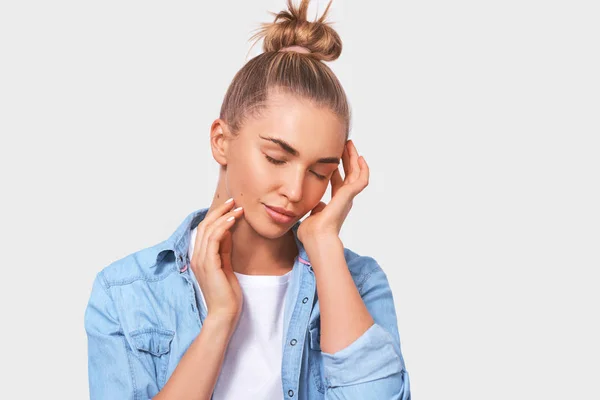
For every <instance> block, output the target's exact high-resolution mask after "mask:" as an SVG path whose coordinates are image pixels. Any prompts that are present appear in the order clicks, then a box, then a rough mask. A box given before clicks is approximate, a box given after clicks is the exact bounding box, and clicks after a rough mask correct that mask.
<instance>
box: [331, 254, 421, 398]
mask: <svg viewBox="0 0 600 400" xmlns="http://www.w3.org/2000/svg"><path fill="white" fill-rule="evenodd" d="M373 262H374V260H373ZM375 264H376V263H375ZM359 290H360V293H361V297H362V299H363V301H364V303H365V305H366V307H367V309H368V310H369V313H370V314H371V316H372V317H373V320H374V321H375V323H374V324H373V325H371V327H370V328H369V329H367V331H365V332H364V333H363V334H362V335H361V336H360V337H359V338H358V339H356V340H355V341H354V342H352V343H351V344H350V345H348V346H347V347H345V348H344V349H342V350H339V351H338V352H336V353H334V354H330V353H325V352H323V353H322V354H323V367H324V372H325V383H326V390H325V398H326V399H328V400H333V399H347V400H350V399H356V400H358V399H381V400H410V398H411V396H410V382H409V377H408V372H407V371H406V366H405V364H404V358H403V357H402V352H401V349H400V335H399V333H398V323H397V318H396V310H395V306H394V299H393V296H392V291H391V289H390V286H389V283H388V280H387V277H386V275H385V272H384V271H383V270H382V269H381V267H380V266H379V265H376V267H375V269H374V270H373V271H372V272H371V273H370V274H369V276H368V277H367V278H366V281H365V283H364V284H363V285H362V286H361V287H359Z"/></svg>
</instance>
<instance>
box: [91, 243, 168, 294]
mask: <svg viewBox="0 0 600 400" xmlns="http://www.w3.org/2000/svg"><path fill="white" fill-rule="evenodd" d="M169 253H171V254H169ZM172 253H173V252H172V251H170V250H169V249H168V246H166V244H165V241H163V242H160V243H157V244H155V245H152V246H149V247H146V248H142V249H140V250H136V251H134V252H131V253H129V254H127V255H125V256H123V257H121V258H119V259H117V260H115V261H113V262H111V263H110V264H108V265H106V266H104V267H103V268H102V269H101V270H100V271H99V274H98V275H99V276H101V277H102V280H103V283H104V284H105V285H106V286H113V285H126V284H128V283H133V282H135V281H139V280H144V281H156V280H160V279H164V278H165V277H166V276H167V275H168V274H170V273H171V272H173V271H172V269H173V268H170V267H173V265H174V255H173V254H172ZM170 255H171V257H169V256H170ZM170 261H171V262H170Z"/></svg>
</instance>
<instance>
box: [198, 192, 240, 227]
mask: <svg viewBox="0 0 600 400" xmlns="http://www.w3.org/2000/svg"><path fill="white" fill-rule="evenodd" d="M234 204H235V201H233V197H232V198H230V199H229V200H227V201H226V202H224V203H223V204H220V205H218V206H217V207H215V208H214V209H212V210H209V212H208V213H207V214H206V216H205V217H204V219H203V220H202V222H203V223H204V225H210V224H212V223H213V222H215V221H216V220H217V218H220V217H221V216H223V214H225V213H226V212H228V211H229V210H231V209H232V208H233V206H234Z"/></svg>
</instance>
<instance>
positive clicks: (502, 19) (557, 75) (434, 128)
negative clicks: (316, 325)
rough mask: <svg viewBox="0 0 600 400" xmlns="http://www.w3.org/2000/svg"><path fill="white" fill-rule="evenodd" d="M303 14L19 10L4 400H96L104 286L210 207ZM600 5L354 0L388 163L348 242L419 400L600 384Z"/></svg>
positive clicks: (0, 148) (3, 122) (371, 133)
mask: <svg viewBox="0 0 600 400" xmlns="http://www.w3.org/2000/svg"><path fill="white" fill-rule="evenodd" d="M318 3H319V7H318V12H319V15H320V13H321V12H322V10H323V9H324V5H325V4H326V2H325V1H319V2H318ZM284 7H285V1H284V0H277V1H275V0H264V1H257V0H253V1H251V2H250V1H227V2H225V1H223V2H216V1H215V2H212V3H207V2H199V1H177V2H174V1H171V2H166V1H163V2H148V1H123V0H121V1H106V0H105V1H101V2H83V1H58V0H57V1H15V0H13V1H5V2H2V4H1V5H0V133H1V143H0V163H1V164H0V173H1V174H2V175H1V178H2V179H1V182H2V196H1V198H2V200H1V201H2V203H1V207H0V210H1V211H0V212H1V213H2V214H1V215H0V218H1V221H2V224H1V228H0V229H1V234H2V236H1V243H2V248H1V250H2V252H1V254H2V264H1V265H2V269H3V270H2V274H1V278H0V282H1V283H0V296H1V298H0V300H1V301H0V304H1V307H2V309H1V312H2V314H1V315H2V326H3V328H2V329H1V330H0V332H1V333H0V335H1V339H2V363H3V365H4V368H5V369H3V371H5V372H3V374H2V376H3V378H2V388H1V391H2V395H0V397H2V398H22V399H31V398H42V397H43V398H61V399H62V398H64V399H83V398H87V397H88V391H87V390H88V382H87V353H86V352H87V347H86V346H87V342H86V336H85V331H84V327H83V315H84V310H85V306H86V303H87V300H88V296H89V293H90V289H91V285H92V281H93V278H94V277H95V275H96V273H97V272H98V271H99V270H101V269H102V268H103V267H105V266H106V265H108V264H109V263H111V262H112V261H115V260H117V259H119V258H121V257H124V256H126V255H127V254H130V253H132V252H134V251H136V250H139V249H142V248H145V247H148V246H151V245H153V244H156V243H158V242H160V241H162V240H164V239H166V238H167V237H168V236H169V235H170V234H171V233H172V232H173V231H174V230H175V228H176V227H177V226H178V225H179V223H181V221H182V220H183V219H184V218H185V216H187V215H188V214H189V213H191V212H192V211H194V210H196V209H199V208H202V207H206V206H208V205H209V202H210V200H211V199H212V194H213V191H214V188H215V184H216V179H217V164H216V162H215V161H214V160H213V159H212V156H211V154H210V151H209V147H208V143H209V142H208V137H209V128H210V124H211V123H212V121H213V120H214V119H215V118H217V117H218V112H219V109H220V106H221V101H222V99H223V96H224V94H225V91H226V89H227V86H228V85H229V83H230V81H231V79H232V78H233V76H234V74H235V73H236V72H237V71H238V70H239V68H241V67H242V65H243V64H244V63H245V62H246V61H247V60H248V59H250V58H251V57H252V56H254V55H257V54H259V53H260V52H261V51H262V50H261V48H260V44H258V45H257V46H255V47H254V49H253V51H252V52H251V53H250V54H249V55H248V56H246V54H247V52H248V50H249V48H250V44H249V43H248V41H247V39H248V38H249V37H250V35H251V33H252V30H253V29H255V28H257V27H258V26H259V23H260V22H270V21H272V16H271V15H269V14H268V11H275V12H276V11H279V10H281V9H283V8H284ZM310 10H311V14H310V15H311V16H312V17H313V18H314V16H315V13H316V11H317V7H316V3H315V4H313V5H311V8H310ZM599 16H600V13H599V10H598V5H597V3H596V2H593V1H573V0H572V1H532V0H525V1H524V0H519V1H516V0H512V1H495V2H491V1H464V0H463V1H453V2H449V1H419V2H407V1H372V2H366V1H353V2H350V1H342V0H336V1H334V3H333V5H332V10H331V16H330V18H329V21H333V22H334V23H335V24H334V25H333V26H334V28H335V29H336V30H337V31H338V33H339V34H340V35H341V38H342V40H343V43H344V48H343V52H342V56H341V57H340V59H339V60H337V61H335V62H333V63H330V64H329V65H330V66H331V68H332V69H333V70H334V71H335V72H336V74H337V75H338V77H339V78H340V80H341V82H342V84H343V85H344V87H345V89H346V91H347V93H348V95H349V98H350V101H351V105H352V108H353V112H354V120H353V130H352V132H351V136H350V137H351V138H352V139H354V140H355V142H356V145H357V147H358V150H359V152H360V153H361V154H362V155H364V156H365V158H366V160H367V161H368V162H369V164H370V167H371V180H370V185H369V186H368V187H367V189H366V190H365V191H364V192H363V193H361V194H360V195H359V197H357V199H356V200H355V203H354V208H353V210H352V212H351V213H350V216H349V219H348V220H347V221H346V223H345V225H344V228H343V231H342V239H343V241H344V245H345V246H346V247H348V248H350V249H352V250H354V251H356V252H358V253H359V254H365V255H370V256H373V257H374V258H376V259H377V260H378V261H379V263H380V264H381V265H382V267H383V268H384V270H385V271H386V273H387V274H388V277H389V279H390V283H391V286H392V290H393V293H394V298H395V301H396V306H397V313H398V319H399V329H400V335H401V340H402V350H403V354H404V357H405V361H406V365H407V368H408V371H409V374H410V380H411V387H412V392H413V396H414V397H415V398H416V399H507V398H510V399H534V398H535V399H541V398H544V399H565V398H568V399H598V398H599V397H600V387H599V386H598V376H599V374H600V368H599V363H598V359H599V357H600V345H599V343H598V338H600V329H599V327H598V311H599V310H598V305H599V304H600V295H599V292H600V290H599V284H600V281H599V279H598V278H597V272H598V268H599V266H600V263H599V261H600V228H599V227H600V212H599V205H600V188H599V183H600V165H599V164H600V162H599V158H600V157H599V153H600V146H599V139H598V136H599V134H600V79H599V75H600V74H599V73H598V71H600V62H599V49H600V46H599V43H598V42H599V38H600V29H599V24H598V21H599ZM328 196H329V194H327V195H326V200H328ZM594 272H595V273H596V275H594Z"/></svg>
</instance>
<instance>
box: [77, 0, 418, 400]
mask: <svg viewBox="0 0 600 400" xmlns="http://www.w3.org/2000/svg"><path fill="white" fill-rule="evenodd" d="M330 4H331V3H329V5H330ZM329 5H328V6H327V9H326V10H325V12H324V14H323V16H322V17H321V18H320V19H319V20H317V21H314V22H309V21H307V19H306V14H307V8H308V0H303V1H302V2H301V4H300V5H299V6H298V7H295V6H294V5H293V4H291V0H288V4H287V6H288V10H287V11H282V12H280V13H279V14H277V15H276V17H275V21H274V23H272V24H265V25H264V26H263V27H262V29H261V30H260V31H259V32H258V33H257V34H256V35H255V37H256V38H261V37H262V38H264V44H263V49H264V53H262V54H260V55H259V56H257V57H255V58H253V59H251V60H250V61H249V62H248V63H247V64H246V65H245V66H244V67H243V68H242V69H241V70H240V71H239V72H238V73H237V74H236V76H235V77H234V79H233V81H232V83H231V85H230V87H229V89H228V91H227V93H226V95H225V99H224V101H223V104H222V108H221V113H220V116H219V118H218V119H216V120H215V121H214V122H213V124H212V126H211V131H210V145H211V150H212V154H213V157H214V159H215V161H216V162H218V163H219V164H220V166H221V168H220V173H219V180H218V184H217V188H216V190H215V194H214V198H213V201H212V203H211V205H210V207H208V208H203V209H200V210H197V211H194V212H192V213H191V214H189V215H188V217H187V218H186V219H185V220H184V221H183V222H182V223H181V225H180V226H179V227H178V228H177V229H176V230H175V232H174V233H173V234H172V235H171V237H169V238H168V239H167V240H165V241H164V242H162V243H159V244H157V245H155V246H152V247H149V248H147V249H143V250H140V251H137V252H135V253H133V254H131V255H129V256H127V257H125V258H123V259H121V260H118V261H116V262H114V263H112V264H111V265H109V266H107V267H106V268H104V269H103V270H102V271H101V272H100V273H99V274H98V275H97V278H96V280H95V282H94V285H93V289H92V293H91V296H90V300H89V304H88V307H87V309H86V314H85V328H86V332H87V335H88V347H89V350H88V357H89V385H90V395H91V398H92V399H111V400H114V399H131V398H133V399H149V398H154V399H177V400H181V399H211V398H213V399H219V400H221V399H282V398H284V399H322V398H325V399H357V400H358V399H360V400H364V399H377V400H384V399H385V400H387V399H404V400H406V399H410V387H409V379H408V374H407V372H406V368H405V365H404V360H403V357H402V353H401V349H400V337H399V334H398V328H397V320H396V312H395V308H394V301H393V297H392V293H391V290H390V287H389V284H388V281H387V278H386V275H385V273H384V272H383V270H382V269H381V267H380V266H379V265H378V263H377V262H376V261H375V260H374V259H373V258H371V257H367V256H361V255H358V254H356V253H354V252H352V251H351V250H349V249H347V248H345V247H344V246H343V244H342V242H341V241H340V238H339V236H338V235H339V232H340V228H341V226H342V223H343V222H344V220H345V219H346V217H347V216H348V213H349V211H350V209H351V207H352V201H353V199H354V197H355V196H356V195H358V194H359V193H360V192H361V191H362V190H363V189H364V188H365V187H366V186H367V184H368V180H369V168H368V166H367V163H366V162H365V160H364V158H362V157H360V156H359V155H358V152H357V149H356V147H355V146H354V144H353V143H352V141H351V140H348V133H349V127H350V110H349V106H348V100H347V98H346V95H345V93H344V90H343V89H342V86H341V85H340V82H339V81H338V79H337V78H336V77H335V75H334V74H333V72H332V71H331V70H330V69H329V67H327V66H326V65H325V64H324V63H323V61H333V60H335V59H336V58H338V56H339V55H340V53H341V50H342V44H341V40H340V38H339V36H338V35H337V33H336V32H335V31H334V30H333V29H332V28H331V27H330V26H329V25H328V24H327V23H326V22H324V21H325V16H326V15H327V11H328V10H329ZM340 163H341V164H342V167H343V170H344V177H343V178H342V175H341V172H340V170H339V168H338V167H339V164H340ZM329 183H331V188H332V189H331V196H332V198H331V201H330V202H329V204H327V205H326V204H324V203H323V202H321V201H320V200H321V198H322V196H323V194H324V193H325V191H326V190H327V188H328V185H329ZM309 213H310V214H309ZM306 214H309V215H308V217H307V218H306V219H305V220H303V221H300V219H301V218H302V217H303V216H304V215H306Z"/></svg>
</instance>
